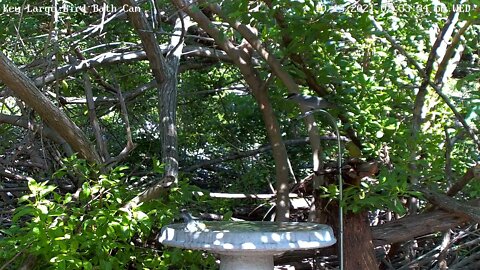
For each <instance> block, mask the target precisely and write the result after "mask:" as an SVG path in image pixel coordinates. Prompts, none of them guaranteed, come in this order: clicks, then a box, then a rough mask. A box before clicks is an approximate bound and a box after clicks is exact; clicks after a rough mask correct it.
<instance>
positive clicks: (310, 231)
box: [159, 221, 336, 270]
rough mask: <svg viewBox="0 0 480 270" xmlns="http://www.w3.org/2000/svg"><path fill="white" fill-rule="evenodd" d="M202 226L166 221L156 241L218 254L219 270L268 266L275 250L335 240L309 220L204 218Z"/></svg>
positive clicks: (324, 244)
mask: <svg viewBox="0 0 480 270" xmlns="http://www.w3.org/2000/svg"><path fill="white" fill-rule="evenodd" d="M201 227H202V229H201V230H194V231H190V230H188V229H187V225H186V224H184V223H181V224H171V225H167V226H165V227H163V228H162V231H161V236H160V239H159V241H160V242H161V243H162V244H164V245H167V246H173V247H179V248H185V249H200V250H206V251H209V252H211V253H215V254H220V269H221V270H240V269H247V270H267V269H268V270H271V269H273V255H274V254H280V253H283V252H285V251H289V250H305V249H317V248H322V247H328V246H331V245H333V244H335V242H336V240H335V238H334V236H333V231H332V228H331V227H330V226H327V225H323V224H316V223H308V222H256V221H241V222H230V221H205V222H202V226H201Z"/></svg>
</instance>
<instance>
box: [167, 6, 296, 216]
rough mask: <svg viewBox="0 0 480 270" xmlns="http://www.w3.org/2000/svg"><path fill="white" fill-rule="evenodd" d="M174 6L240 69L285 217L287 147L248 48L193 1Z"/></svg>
mask: <svg viewBox="0 0 480 270" xmlns="http://www.w3.org/2000/svg"><path fill="white" fill-rule="evenodd" d="M172 2H173V3H174V4H175V5H176V6H177V8H178V9H180V10H182V11H184V12H186V13H188V15H189V16H190V17H191V18H192V19H193V20H194V21H196V22H197V23H198V25H199V26H200V27H201V28H203V29H204V30H205V31H206V32H207V33H208V34H209V35H210V36H211V37H212V38H213V39H215V42H216V43H217V44H218V46H219V47H220V48H222V49H223V50H224V51H225V52H226V53H227V54H228V56H230V58H231V59H232V61H233V62H234V64H235V65H236V66H237V67H238V68H239V69H240V72H241V73H242V75H243V77H244V78H245V81H246V82H247V84H248V86H249V87H250V89H251V90H252V92H253V96H254V97H255V99H256V101H257V103H258V106H259V107H260V111H261V112H262V117H263V120H264V124H265V127H266V129H267V136H268V139H269V140H270V143H271V145H272V152H273V158H274V160H275V176H276V183H277V184H276V189H277V196H278V197H277V201H276V202H277V212H276V213H277V216H276V219H277V220H278V221H285V220H288V219H289V211H290V200H289V198H288V193H289V189H288V186H289V175H288V166H289V165H288V159H287V151H286V148H285V144H284V143H283V139H282V136H281V132H280V129H279V125H278V122H277V119H276V118H275V114H274V113H273V109H272V106H271V104H270V102H269V100H268V95H267V91H266V89H264V87H263V82H262V80H261V79H260V77H259V74H258V73H257V72H256V70H255V69H254V68H253V65H252V63H251V52H252V50H251V48H250V50H249V49H245V50H243V49H242V48H239V47H236V46H235V45H233V44H232V43H231V42H230V41H229V40H228V39H225V37H224V35H223V34H221V33H220V31H219V29H217V28H216V27H215V26H214V25H213V24H212V23H211V21H210V20H209V19H208V17H206V16H205V14H203V13H202V12H201V9H199V8H198V7H197V6H196V5H195V4H188V5H187V4H185V3H184V2H183V1H180V0H174V1H172Z"/></svg>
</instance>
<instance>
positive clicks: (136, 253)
mask: <svg viewBox="0 0 480 270" xmlns="http://www.w3.org/2000/svg"><path fill="white" fill-rule="evenodd" d="M72 168H74V170H75V171H76V172H77V173H81V174H83V175H84V176H88V175H92V174H97V173H98V170H96V169H95V168H92V167H90V166H88V165H86V164H85V162H83V161H81V160H77V159H75V158H74V157H73V158H71V159H69V160H66V163H65V167H64V168H62V169H61V170H59V171H58V172H56V173H55V174H54V177H55V178H61V177H63V176H65V174H67V173H68V171H70V170H72ZM127 169H128V168H127V167H117V168H115V169H113V170H112V171H111V172H109V173H108V174H107V175H103V174H99V177H98V179H89V178H88V177H86V178H85V179H84V182H83V184H82V189H81V191H80V192H79V193H78V194H70V193H67V194H59V193H58V190H57V188H56V186H55V185H49V183H48V182H42V183H38V182H37V181H35V180H34V179H30V180H29V181H28V187H29V189H30V191H31V194H28V195H24V196H23V197H22V198H20V200H19V206H18V207H17V209H16V211H15V214H14V215H13V218H12V226H11V227H10V228H9V229H7V230H2V233H3V234H5V235H6V236H7V237H5V238H3V239H0V247H1V249H2V253H0V259H2V260H5V261H7V260H8V259H9V258H12V257H14V256H15V255H20V256H22V255H23V256H25V255H24V254H23V252H25V251H26V250H28V251H29V253H30V254H32V255H36V256H37V257H38V259H37V261H36V262H35V265H36V267H37V268H39V269H120V268H123V267H124V266H126V265H129V266H130V267H133V268H137V269H171V267H175V268H178V269H208V268H209V267H213V266H214V265H215V261H214V260H213V259H212V258H210V257H209V258H205V257H204V256H203V255H202V253H201V252H184V253H182V252H180V251H179V250H175V249H173V250H169V251H167V250H163V251H160V250H155V249H152V248H151V246H152V245H153V246H155V242H156V241H157V239H155V237H156V232H158V231H159V229H160V228H161V226H162V225H164V224H168V223H171V222H172V221H173V219H174V218H175V217H178V212H179V206H182V205H186V204H187V203H190V202H192V200H195V198H194V197H192V191H195V190H196V191H198V189H195V188H193V187H191V186H189V185H188V184H180V185H179V187H177V188H175V189H173V190H172V191H171V192H170V193H169V196H168V198H166V199H163V200H156V201H153V202H149V203H146V204H143V205H140V206H138V207H136V208H134V209H131V210H127V209H124V208H122V206H123V205H124V204H125V202H126V200H128V199H130V198H131V196H132V192H133V191H134V190H127V189H126V188H125V185H124V184H122V182H123V181H125V176H126V175H125V171H126V170H127ZM17 261H18V262H21V260H20V259H18V260H17ZM15 266H16V264H15V263H14V264H12V265H10V267H13V268H15ZM17 267H18V265H17Z"/></svg>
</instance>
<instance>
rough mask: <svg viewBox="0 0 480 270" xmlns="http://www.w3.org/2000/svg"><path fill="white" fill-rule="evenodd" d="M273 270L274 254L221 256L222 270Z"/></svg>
mask: <svg viewBox="0 0 480 270" xmlns="http://www.w3.org/2000/svg"><path fill="white" fill-rule="evenodd" d="M273 268H274V265H273V254H265V253H263V254H260V255H253V254H248V255H232V254H230V255H227V254H220V270H239V269H248V270H272V269H273Z"/></svg>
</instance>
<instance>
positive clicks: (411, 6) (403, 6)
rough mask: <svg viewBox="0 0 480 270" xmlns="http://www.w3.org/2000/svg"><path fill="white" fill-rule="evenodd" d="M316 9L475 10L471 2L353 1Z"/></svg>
mask: <svg viewBox="0 0 480 270" xmlns="http://www.w3.org/2000/svg"><path fill="white" fill-rule="evenodd" d="M317 10H318V11H319V12H326V13H330V12H337V13H373V12H382V13H383V12H401V13H403V12H421V13H446V12H450V11H455V12H470V11H474V10H475V5H473V4H456V5H449V6H447V5H433V4H419V3H398V2H397V3H395V2H391V3H384V4H376V3H353V4H349V5H344V6H339V5H333V6H329V5H324V4H322V5H320V6H318V8H317Z"/></svg>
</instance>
